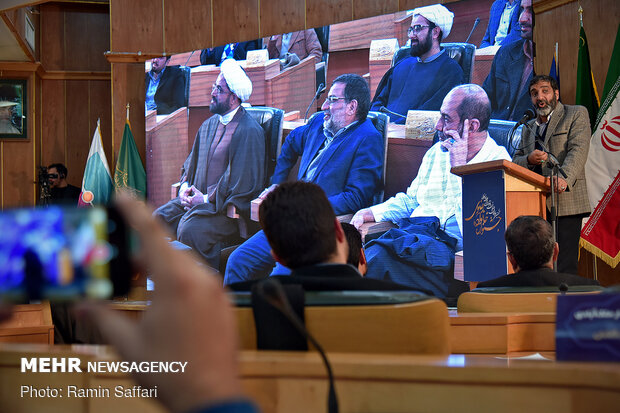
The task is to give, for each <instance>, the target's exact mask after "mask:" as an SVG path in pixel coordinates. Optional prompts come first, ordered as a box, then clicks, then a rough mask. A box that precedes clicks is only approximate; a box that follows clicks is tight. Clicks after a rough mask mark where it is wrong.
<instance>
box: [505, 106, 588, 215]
mask: <svg viewBox="0 0 620 413" xmlns="http://www.w3.org/2000/svg"><path fill="white" fill-rule="evenodd" d="M527 125H529V126H530V127H531V128H532V130H533V131H535V130H536V121H535V120H532V121H530V122H529V123H528V124H527ZM532 130H530V129H529V128H528V127H527V126H526V127H524V128H523V134H522V136H521V143H520V144H519V149H518V150H517V151H516V152H515V155H514V157H513V159H512V161H513V162H514V163H516V164H518V165H521V166H524V167H526V168H529V169H534V167H535V165H530V164H528V162H527V156H528V155H529V154H530V153H531V152H532V151H533V150H534V134H533V132H532ZM544 143H545V146H546V147H547V149H549V151H550V152H551V153H552V154H553V155H555V157H556V158H557V159H558V161H559V162H560V166H562V169H564V172H566V175H568V178H566V182H567V184H568V188H567V189H566V191H564V192H562V193H561V194H560V196H559V201H558V205H557V207H558V209H557V211H558V216H566V215H577V214H583V213H588V212H590V202H589V201H588V192H587V189H586V177H585V173H584V166H585V164H586V160H587V158H588V149H589V148H590V118H589V116H588V111H587V109H586V108H585V107H583V106H569V105H563V104H562V103H560V102H558V105H557V106H556V108H555V110H554V111H553V113H552V114H551V118H550V120H549V124H548V125H547V131H546V133H545V139H544ZM542 172H543V175H544V176H550V175H551V169H549V168H548V167H547V164H545V165H544V166H543V168H542ZM560 177H562V176H561V175H560ZM550 207H551V197H550V196H549V197H547V208H550Z"/></svg>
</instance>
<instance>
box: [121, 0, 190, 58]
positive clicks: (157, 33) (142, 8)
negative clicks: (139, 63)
mask: <svg viewBox="0 0 620 413" xmlns="http://www.w3.org/2000/svg"><path fill="white" fill-rule="evenodd" d="M183 4H184V2H183ZM110 13H111V16H110V22H111V25H112V27H111V31H110V50H112V51H115V52H137V51H142V52H143V53H160V52H163V50H164V41H163V12H162V0H114V1H111V2H110ZM178 24H181V25H182V24H185V22H182V21H181V22H179V23H178Z"/></svg>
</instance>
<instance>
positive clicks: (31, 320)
mask: <svg viewBox="0 0 620 413" xmlns="http://www.w3.org/2000/svg"><path fill="white" fill-rule="evenodd" d="M12 311H13V316H12V317H11V318H10V319H8V320H6V321H4V322H2V323H0V343H39V344H54V325H53V324H52V313H51V310H50V303H49V302H48V301H45V302H43V303H40V304H23V305H16V306H14V307H13V310H12Z"/></svg>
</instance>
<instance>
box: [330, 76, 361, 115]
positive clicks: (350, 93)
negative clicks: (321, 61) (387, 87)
mask: <svg viewBox="0 0 620 413" xmlns="http://www.w3.org/2000/svg"><path fill="white" fill-rule="evenodd" d="M334 83H344V85H345V86H344V99H345V101H346V102H350V101H352V100H354V99H355V100H357V112H356V113H355V116H356V117H357V120H359V121H360V122H363V121H365V120H366V115H368V111H369V110H370V89H369V88H368V82H366V80H364V78H363V77H361V76H360V75H356V74H353V73H346V74H344V75H340V76H338V77H337V78H336V79H334V81H333V82H332V85H333V84H334Z"/></svg>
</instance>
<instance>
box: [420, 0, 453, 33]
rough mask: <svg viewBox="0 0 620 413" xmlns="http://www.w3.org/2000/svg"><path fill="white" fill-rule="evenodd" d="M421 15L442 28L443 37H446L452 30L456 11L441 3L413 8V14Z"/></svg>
mask: <svg viewBox="0 0 620 413" xmlns="http://www.w3.org/2000/svg"><path fill="white" fill-rule="evenodd" d="M418 14H419V15H420V16H422V17H424V18H425V19H426V20H428V21H429V22H431V23H433V24H434V25H436V26H437V27H439V28H440V29H441V32H442V33H443V36H442V39H445V38H446V37H448V35H449V34H450V30H452V22H453V21H454V13H452V12H451V11H450V10H448V9H446V8H445V7H444V6H442V5H441V4H433V5H432V6H424V7H418V8H417V9H414V10H413V15H414V16H415V15H418Z"/></svg>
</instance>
